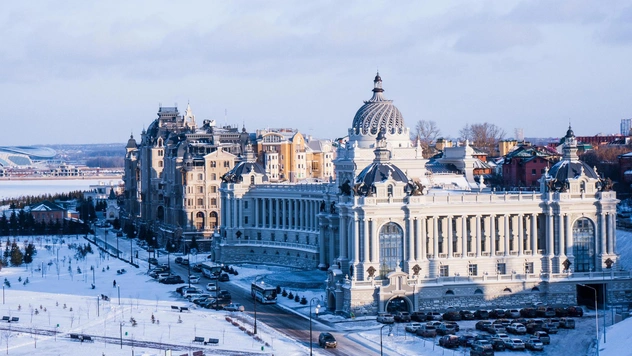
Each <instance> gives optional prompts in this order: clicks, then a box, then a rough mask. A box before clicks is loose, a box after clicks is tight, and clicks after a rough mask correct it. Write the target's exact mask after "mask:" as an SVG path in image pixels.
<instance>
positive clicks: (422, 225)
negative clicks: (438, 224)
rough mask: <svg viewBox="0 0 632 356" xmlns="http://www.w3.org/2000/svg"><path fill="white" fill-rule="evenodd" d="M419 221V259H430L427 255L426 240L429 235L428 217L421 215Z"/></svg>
mask: <svg viewBox="0 0 632 356" xmlns="http://www.w3.org/2000/svg"><path fill="white" fill-rule="evenodd" d="M416 221H417V234H418V235H419V237H418V238H417V261H425V260H427V259H428V257H427V256H426V241H427V240H428V235H427V234H426V217H425V216H420V217H419V219H417V220H416Z"/></svg>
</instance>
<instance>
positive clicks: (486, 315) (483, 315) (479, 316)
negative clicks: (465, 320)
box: [474, 309, 489, 320]
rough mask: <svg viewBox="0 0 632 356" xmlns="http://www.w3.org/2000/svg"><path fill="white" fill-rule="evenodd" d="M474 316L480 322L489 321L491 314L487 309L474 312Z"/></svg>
mask: <svg viewBox="0 0 632 356" xmlns="http://www.w3.org/2000/svg"><path fill="white" fill-rule="evenodd" d="M474 316H475V317H476V319H479V320H486V319H489V312H488V311H487V310H485V309H479V310H477V311H475V312H474Z"/></svg>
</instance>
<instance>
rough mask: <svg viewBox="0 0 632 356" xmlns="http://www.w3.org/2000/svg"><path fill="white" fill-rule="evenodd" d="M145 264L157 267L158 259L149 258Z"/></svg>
mask: <svg viewBox="0 0 632 356" xmlns="http://www.w3.org/2000/svg"><path fill="white" fill-rule="evenodd" d="M147 262H149V264H150V265H157V264H158V259H156V258H153V257H150V258H148V259H147Z"/></svg>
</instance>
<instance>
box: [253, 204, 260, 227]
mask: <svg viewBox="0 0 632 356" xmlns="http://www.w3.org/2000/svg"><path fill="white" fill-rule="evenodd" d="M253 203H254V205H255V227H256V228H258V227H259V204H260V203H261V199H259V198H255V199H254V200H253Z"/></svg>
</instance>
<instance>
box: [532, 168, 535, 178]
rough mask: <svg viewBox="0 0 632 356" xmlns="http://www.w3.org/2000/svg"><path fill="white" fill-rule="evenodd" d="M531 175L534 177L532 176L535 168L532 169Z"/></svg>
mask: <svg viewBox="0 0 632 356" xmlns="http://www.w3.org/2000/svg"><path fill="white" fill-rule="evenodd" d="M531 175H532V176H534V175H535V168H533V169H532V170H531Z"/></svg>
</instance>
